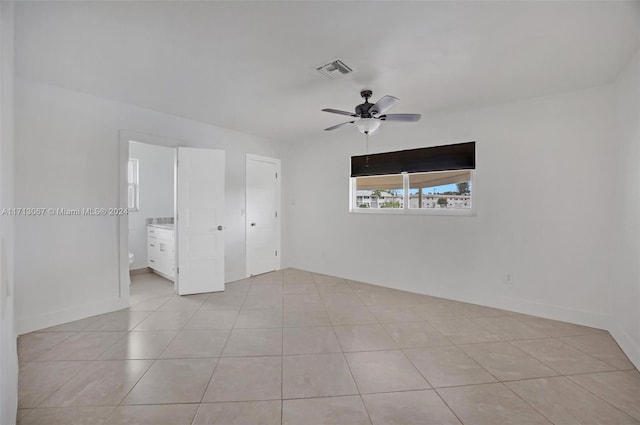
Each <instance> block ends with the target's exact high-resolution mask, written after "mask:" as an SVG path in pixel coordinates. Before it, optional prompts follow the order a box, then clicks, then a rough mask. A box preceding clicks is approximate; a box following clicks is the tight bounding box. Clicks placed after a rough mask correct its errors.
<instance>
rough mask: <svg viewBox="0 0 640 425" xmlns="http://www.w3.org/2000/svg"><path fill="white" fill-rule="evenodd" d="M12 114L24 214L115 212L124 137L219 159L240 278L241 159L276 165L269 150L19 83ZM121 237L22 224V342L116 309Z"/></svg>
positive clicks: (91, 227) (108, 222)
mask: <svg viewBox="0 0 640 425" xmlns="http://www.w3.org/2000/svg"><path fill="white" fill-rule="evenodd" d="M15 113H16V204H17V205H20V206H41V207H54V208H55V207H65V208H79V207H105V208H108V207H115V206H117V205H118V202H119V199H120V198H119V193H118V192H119V191H118V188H119V181H118V177H119V171H118V167H119V155H120V152H119V149H120V147H119V144H120V142H119V132H120V131H121V130H128V131H131V132H137V133H142V134H151V135H157V136H160V137H159V138H158V139H159V140H162V141H163V142H164V143H163V144H166V145H167V146H170V145H171V144H173V143H176V144H181V145H183V146H192V147H202V148H214V149H223V150H225V151H226V221H227V222H226V223H225V232H226V234H225V243H226V264H225V268H226V270H225V271H226V281H233V280H237V279H241V278H244V277H246V275H245V244H244V240H245V227H244V226H245V222H244V215H243V212H244V206H245V199H244V193H245V155H246V153H255V154H258V155H267V156H272V157H279V155H278V153H277V151H276V148H275V145H274V144H273V143H271V142H269V141H268V140H266V139H263V138H259V137H255V136H251V135H247V134H242V133H239V132H235V131H231V130H226V129H222V128H218V127H214V126H211V125H207V124H204V123H199V122H195V121H191V120H187V119H182V118H178V117H174V116H170V115H166V114H161V113H157V112H154V111H150V110H146V109H142V108H137V107H133V106H130V105H125V104H122V103H118V102H114V101H109V100H105V99H101V98H97V97H94V96H90V95H86V94H82V93H78V92H73V91H69V90H65V89H62V88H58V87H53V86H50V85H46V84H41V83H37V82H33V81H29V80H25V79H21V78H18V79H16V106H15ZM141 141H144V140H141ZM176 141H177V142H176ZM124 222H125V223H126V220H124ZM125 225H126V224H125ZM119 232H120V229H119V220H118V219H117V218H116V217H77V216H74V217H49V216H45V217H20V218H18V220H17V221H16V288H17V292H16V316H17V320H18V332H19V333H24V332H28V331H31V330H34V329H39V328H43V327H46V326H50V325H54V324H57V323H63V322H67V321H69V320H74V319H78V318H81V317H86V316H89V315H92V314H98V313H102V312H105V311H110V310H114V309H116V308H122V307H123V303H124V304H126V300H123V298H120V296H119V282H118V279H119V270H118V263H119V259H118V234H119ZM124 255H125V258H126V253H125V254H124Z"/></svg>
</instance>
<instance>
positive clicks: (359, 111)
mask: <svg viewBox="0 0 640 425" xmlns="http://www.w3.org/2000/svg"><path fill="white" fill-rule="evenodd" d="M372 106H373V103H369V102H364V103H362V104H360V105H358V106H356V115H358V116H359V117H360V118H372V116H371V114H370V113H369V110H370V109H371V107H372Z"/></svg>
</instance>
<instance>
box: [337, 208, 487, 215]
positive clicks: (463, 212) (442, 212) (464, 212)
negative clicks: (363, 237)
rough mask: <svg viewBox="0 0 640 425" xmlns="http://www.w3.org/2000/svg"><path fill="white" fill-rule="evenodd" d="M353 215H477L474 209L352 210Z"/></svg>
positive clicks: (350, 211)
mask: <svg viewBox="0 0 640 425" xmlns="http://www.w3.org/2000/svg"><path fill="white" fill-rule="evenodd" d="M349 213H351V214H383V215H439V216H443V215H444V216H461V217H473V216H475V215H476V212H475V210H474V209H470V210H462V209H460V210H453V209H452V210H447V209H444V208H443V209H436V208H434V209H431V208H428V209H417V208H410V209H404V208H395V209H394V208H352V209H350V210H349Z"/></svg>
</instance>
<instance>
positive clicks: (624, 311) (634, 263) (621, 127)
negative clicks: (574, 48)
mask: <svg viewBox="0 0 640 425" xmlns="http://www.w3.org/2000/svg"><path fill="white" fill-rule="evenodd" d="M614 90H615V113H616V114H615V118H616V121H615V130H616V132H615V133H614V137H612V138H610V139H609V140H608V141H609V142H613V143H611V145H612V148H613V149H615V150H616V151H615V153H616V155H617V162H618V164H619V166H618V170H617V172H616V173H615V174H614V176H615V178H616V185H615V187H616V189H617V190H616V200H617V202H616V209H615V211H614V212H615V214H614V215H613V216H612V218H611V219H612V220H615V223H616V227H615V229H616V232H615V246H614V249H612V250H611V253H612V266H613V272H612V276H613V279H610V280H608V281H607V282H611V285H608V287H609V289H611V290H612V293H613V297H612V306H611V309H612V311H613V322H614V323H613V326H612V329H611V333H612V334H613V336H614V337H615V338H616V340H617V341H618V343H619V344H620V346H621V347H622V348H623V350H625V352H626V353H627V354H628V355H629V357H630V358H631V359H632V360H633V361H634V363H635V364H636V366H638V367H640V58H639V54H638V53H636V55H635V56H634V57H633V58H632V60H631V61H630V62H629V64H628V65H627V66H626V67H625V68H624V69H623V71H622V72H621V73H620V75H619V76H618V79H617V80H616V82H615V85H614ZM611 139H613V140H611Z"/></svg>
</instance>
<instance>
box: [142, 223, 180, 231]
mask: <svg viewBox="0 0 640 425" xmlns="http://www.w3.org/2000/svg"><path fill="white" fill-rule="evenodd" d="M147 226H151V227H157V228H160V229H167V230H174V229H175V226H174V224H173V223H149V224H147Z"/></svg>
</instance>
